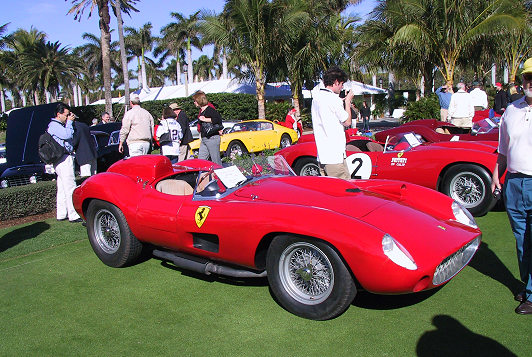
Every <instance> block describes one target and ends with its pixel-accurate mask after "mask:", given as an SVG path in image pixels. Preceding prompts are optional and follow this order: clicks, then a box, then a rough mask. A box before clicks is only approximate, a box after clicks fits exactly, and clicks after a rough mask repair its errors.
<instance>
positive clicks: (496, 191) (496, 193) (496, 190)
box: [493, 188, 501, 200]
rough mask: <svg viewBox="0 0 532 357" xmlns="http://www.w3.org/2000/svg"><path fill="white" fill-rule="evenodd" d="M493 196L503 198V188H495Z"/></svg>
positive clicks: (497, 198)
mask: <svg viewBox="0 0 532 357" xmlns="http://www.w3.org/2000/svg"><path fill="white" fill-rule="evenodd" d="M493 198H495V199H496V200H499V199H500V198H501V190H500V189H499V188H496V189H495V190H493Z"/></svg>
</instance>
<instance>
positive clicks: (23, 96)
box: [20, 90, 28, 107]
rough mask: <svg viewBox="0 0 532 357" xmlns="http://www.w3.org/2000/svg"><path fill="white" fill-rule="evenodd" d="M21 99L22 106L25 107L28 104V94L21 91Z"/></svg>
mask: <svg viewBox="0 0 532 357" xmlns="http://www.w3.org/2000/svg"><path fill="white" fill-rule="evenodd" d="M20 98H22V106H23V107H25V106H26V105H27V104H28V103H27V100H26V93H24V91H22V90H21V91H20Z"/></svg>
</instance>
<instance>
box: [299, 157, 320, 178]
mask: <svg viewBox="0 0 532 357" xmlns="http://www.w3.org/2000/svg"><path fill="white" fill-rule="evenodd" d="M308 164H313V165H315V166H316V169H317V170H318V172H320V166H319V164H318V160H317V159H315V158H311V157H304V158H302V159H299V160H298V161H297V163H296V164H295V165H294V171H295V173H296V175H298V176H301V171H302V170H303V167H305V166H306V165H308Z"/></svg>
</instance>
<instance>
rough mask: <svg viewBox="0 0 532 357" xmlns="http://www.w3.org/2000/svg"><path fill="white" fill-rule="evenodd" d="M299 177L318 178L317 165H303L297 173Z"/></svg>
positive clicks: (318, 170)
mask: <svg viewBox="0 0 532 357" xmlns="http://www.w3.org/2000/svg"><path fill="white" fill-rule="evenodd" d="M299 175H300V176H320V169H319V167H318V165H316V164H313V163H309V164H306V165H303V167H302V168H301V171H300V173H299Z"/></svg>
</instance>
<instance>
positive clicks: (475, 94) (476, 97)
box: [469, 82, 488, 111]
mask: <svg viewBox="0 0 532 357" xmlns="http://www.w3.org/2000/svg"><path fill="white" fill-rule="evenodd" d="M473 87H474V88H473V90H472V91H471V92H469V94H471V100H472V101H473V107H475V111H477V110H485V109H487V108H488V95H487V94H486V92H484V91H483V90H482V89H481V88H480V83H478V82H473Z"/></svg>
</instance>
